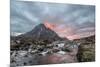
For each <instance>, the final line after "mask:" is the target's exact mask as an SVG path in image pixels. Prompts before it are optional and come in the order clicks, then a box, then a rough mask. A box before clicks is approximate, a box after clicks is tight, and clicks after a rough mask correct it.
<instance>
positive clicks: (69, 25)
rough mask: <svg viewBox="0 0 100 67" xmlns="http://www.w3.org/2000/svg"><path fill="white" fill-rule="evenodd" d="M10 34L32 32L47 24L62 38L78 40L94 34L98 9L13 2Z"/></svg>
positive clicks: (85, 6) (71, 5) (58, 4)
mask: <svg viewBox="0 0 100 67" xmlns="http://www.w3.org/2000/svg"><path fill="white" fill-rule="evenodd" d="M10 12H11V13H10V20H11V22H10V25H11V35H19V34H23V33H26V32H29V31H31V30H32V29H33V28H34V27H35V26H36V25H38V24H41V23H44V24H45V25H46V26H48V27H49V28H51V29H52V30H54V31H55V32H56V33H57V34H58V35H59V36H60V37H67V38H68V39H77V38H82V37H87V36H91V35H94V34H95V6H93V5H78V4H77V5H76V4H61V3H44V2H25V1H15V0H12V1H11V6H10Z"/></svg>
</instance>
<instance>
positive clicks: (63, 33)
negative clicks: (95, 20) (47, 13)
mask: <svg viewBox="0 0 100 67" xmlns="http://www.w3.org/2000/svg"><path fill="white" fill-rule="evenodd" d="M44 25H45V26H46V27H47V28H49V29H51V30H53V31H55V32H56V33H57V34H58V35H59V36H60V37H65V38H68V39H69V40H73V39H79V38H82V37H87V36H90V35H94V34H95V32H92V31H91V32H84V31H81V32H77V31H78V30H77V29H75V28H74V27H72V26H67V25H64V24H54V23H51V22H47V21H45V22H44ZM80 30H81V29H80ZM86 30H87V29H86ZM89 30H91V28H90V29H89Z"/></svg>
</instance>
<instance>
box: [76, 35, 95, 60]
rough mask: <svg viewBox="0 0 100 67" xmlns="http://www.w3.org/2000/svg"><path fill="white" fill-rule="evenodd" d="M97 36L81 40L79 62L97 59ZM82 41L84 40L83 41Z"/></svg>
mask: <svg viewBox="0 0 100 67" xmlns="http://www.w3.org/2000/svg"><path fill="white" fill-rule="evenodd" d="M94 38H95V37H94V36H91V37H87V38H84V39H81V40H80V45H79V49H78V54H77V58H78V61H79V62H91V61H95V39H94ZM81 41H82V42H81Z"/></svg>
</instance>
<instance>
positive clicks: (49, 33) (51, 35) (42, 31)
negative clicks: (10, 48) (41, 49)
mask: <svg viewBox="0 0 100 67" xmlns="http://www.w3.org/2000/svg"><path fill="white" fill-rule="evenodd" d="M19 37H27V38H32V39H33V40H37V41H39V40H48V41H50V42H53V41H56V40H62V38H60V37H59V36H58V35H57V34H56V32H54V31H53V30H51V29H49V28H47V27H46V26H45V25H44V24H39V25H37V26H36V27H35V28H34V29H32V30H31V31H30V32H27V33H25V34H23V35H20V36H19Z"/></svg>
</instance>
